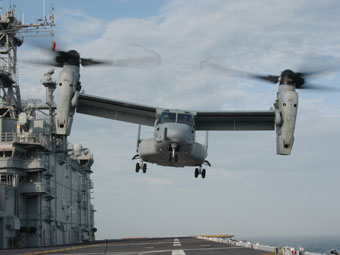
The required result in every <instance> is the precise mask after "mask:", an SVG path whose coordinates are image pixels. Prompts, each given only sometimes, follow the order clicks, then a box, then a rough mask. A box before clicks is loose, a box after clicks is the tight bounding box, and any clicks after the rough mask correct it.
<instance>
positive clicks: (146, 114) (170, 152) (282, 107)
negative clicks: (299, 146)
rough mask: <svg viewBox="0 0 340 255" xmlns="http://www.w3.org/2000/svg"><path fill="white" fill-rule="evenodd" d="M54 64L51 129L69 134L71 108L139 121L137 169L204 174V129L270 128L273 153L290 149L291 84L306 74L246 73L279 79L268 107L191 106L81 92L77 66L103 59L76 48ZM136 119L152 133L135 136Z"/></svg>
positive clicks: (293, 119) (59, 55) (287, 152)
mask: <svg viewBox="0 0 340 255" xmlns="http://www.w3.org/2000/svg"><path fill="white" fill-rule="evenodd" d="M54 63H55V64H54V65H55V66H59V67H62V68H63V70H62V71H61V72H60V75H59V80H58V86H57V87H58V102H57V114H56V116H55V125H56V134H57V135H61V136H63V135H64V136H65V135H69V134H70V131H71V126H72V118H73V115H74V113H75V110H76V111H77V112H78V113H82V114H87V115H92V116H97V117H102V118H108V119H113V120H119V121H125V122H130V123H135V124H138V125H139V128H138V137H137V154H136V155H135V156H133V159H139V160H140V162H138V163H136V169H135V171H136V172H139V171H140V170H142V171H143V172H144V173H145V172H146V170H147V163H154V164H157V165H162V166H171V167H185V166H192V167H195V172H194V175H195V177H196V178H197V177H198V176H199V175H201V176H202V178H205V176H206V170H205V168H203V166H204V165H207V166H211V164H210V163H209V161H207V160H206V157H207V155H208V153H207V152H208V131H217V130H219V131H221V130H225V131H227V130H230V131H246V130H256V131H257V130H274V129H275V127H276V134H277V142H276V143H277V154H279V155H290V154H291V150H292V147H293V143H294V129H295V123H296V116H297V108H298V94H297V93H296V91H295V89H298V88H303V85H304V84H305V80H304V78H305V76H308V75H309V73H297V72H293V71H292V70H285V71H283V72H282V73H281V75H278V76H273V75H268V76H260V75H248V77H247V78H256V79H261V80H264V81H268V82H271V83H279V89H278V93H277V100H276V101H275V104H274V109H270V110H268V111H242V112H241V111H216V112H200V111H198V112H194V111H185V110H178V109H167V108H160V107H150V106H145V105H140V104H135V103H130V102H124V101H119V100H113V99H107V98H101V97H97V96H92V95H86V94H81V93H80V82H79V77H80V75H79V67H80V65H83V66H89V65H97V64H103V62H100V61H95V60H92V59H83V58H80V55H79V53H78V52H76V51H74V50H72V51H68V52H61V51H59V52H57V56H56V58H55V61H54ZM141 125H145V126H151V127H154V133H155V134H154V137H152V138H148V139H141V138H140V130H141ZM196 131H206V139H205V144H200V143H198V142H196V141H195V137H196Z"/></svg>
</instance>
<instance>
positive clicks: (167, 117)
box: [157, 112, 176, 125]
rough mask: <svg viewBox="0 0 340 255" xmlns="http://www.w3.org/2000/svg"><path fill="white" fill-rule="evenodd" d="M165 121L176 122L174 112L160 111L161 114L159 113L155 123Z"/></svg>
mask: <svg viewBox="0 0 340 255" xmlns="http://www.w3.org/2000/svg"><path fill="white" fill-rule="evenodd" d="M167 122H176V113H174V112H162V113H161V115H159V118H158V122H157V125H158V124H162V123H167Z"/></svg>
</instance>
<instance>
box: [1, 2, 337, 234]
mask: <svg viewBox="0 0 340 255" xmlns="http://www.w3.org/2000/svg"><path fill="white" fill-rule="evenodd" d="M3 2H5V1H3ZM33 2H34V3H32V1H30V4H28V3H27V2H26V1H22V3H21V10H22V12H23V13H25V22H31V21H34V18H35V17H37V18H38V17H40V16H41V15H42V1H33ZM51 2H53V4H54V7H55V22H56V27H55V33H56V35H57V37H56V38H57V39H56V40H57V47H58V45H62V46H63V47H64V49H77V50H78V51H79V52H80V53H81V55H82V56H83V57H92V58H99V59H115V58H124V57H139V56H144V55H145V53H146V52H145V51H144V50H143V49H142V47H145V48H148V49H151V50H153V51H155V52H157V53H158V54H160V55H161V56H162V63H161V65H160V66H159V67H157V68H150V69H132V68H113V67H105V68H104V67H94V68H82V69H81V81H82V87H83V89H84V90H85V92H86V93H88V94H91V95H97V96H102V97H107V98H113V99H118V100H124V101H130V102H135V103H139V104H146V105H151V106H159V107H172V108H183V109H188V110H206V111H207V110H267V109H269V108H270V107H271V106H272V105H273V102H274V100H275V98H276V92H277V89H278V88H277V86H276V85H271V84H267V83H262V82H257V81H250V80H244V79H236V78H231V77H227V76H222V75H218V74H215V73H209V72H206V71H202V70H201V69H200V61H202V60H204V59H207V58H212V57H214V58H215V59H218V61H219V62H221V63H223V64H225V65H226V66H229V67H231V68H234V69H239V70H245V71H249V72H254V73H261V74H273V75H278V74H279V73H280V72H281V71H283V70H284V69H286V68H292V69H294V70H296V71H303V70H304V68H305V69H307V70H310V69H313V68H316V69H317V68H323V67H324V66H325V65H326V66H327V65H329V64H330V63H332V64H333V63H337V62H338V63H339V61H338V60H339V58H340V30H339V27H340V16H339V11H340V2H339V1H336V0H334V1H331V0H324V1H318V0H314V1H311V0H300V1H295V0H291V1H290V0H289V1H279V0H262V1H256V0H255V1H254V0H249V1H248V0H244V1H236V0H235V1H232V0H230V1H222V0H220V1H217V0H209V1H206V0H205V1H204V0H185V1H175V0H174V1H158V0H157V1H156V0H154V1H151V0H138V1H137V0H135V1H133V0H115V1H114V0H111V1H97V2H95V1H80V0H78V1H66V0H58V1H48V0H47V1H46V5H47V6H49V4H50V3H51ZM70 2H71V3H70ZM4 5H5V3H4ZM19 5H20V1H17V9H18V6H19ZM17 12H18V11H17ZM39 15H40V16H39ZM135 45H139V46H140V47H136V46H135ZM19 57H21V58H32V57H35V58H40V57H41V58H43V57H44V56H42V55H41V52H40V53H39V52H38V51H36V50H32V49H30V48H29V47H27V46H26V45H25V46H23V47H22V49H21V51H20V55H19ZM20 68H21V69H20V81H21V85H22V95H23V97H24V98H32V97H33V98H44V97H45V92H44V90H43V89H42V86H41V85H40V84H39V82H40V79H41V78H42V77H41V75H42V74H43V73H44V72H46V71H47V69H48V68H45V67H40V66H27V64H26V65H25V64H21V65H20ZM56 71H57V70H56ZM55 78H57V76H55ZM339 78H340V74H339V73H336V72H335V73H332V74H328V75H326V76H323V77H318V78H317V79H316V80H314V81H313V82H315V83H320V84H324V85H328V86H335V87H339V86H340V84H339ZM298 93H299V100H300V101H299V109H298V120H297V126H296V130H295V144H294V148H293V153H292V155H291V156H278V155H276V134H275V132H274V131H270V132H269V131H268V132H267V131H265V132H263V131H262V132H211V133H210V140H209V152H208V153H209V155H208V158H207V159H208V160H209V161H210V162H211V163H212V167H211V168H208V169H207V177H206V179H201V178H198V179H195V178H194V169H193V168H170V167H161V166H156V165H151V164H149V169H148V172H147V174H141V173H139V174H136V173H135V172H134V168H135V163H136V162H134V161H132V160H131V158H132V156H133V155H134V154H135V149H136V138H137V128H138V127H137V125H134V124H129V123H123V122H118V121H112V120H105V119H100V118H95V117H91V116H85V115H80V114H78V115H77V116H76V118H75V120H74V124H73V130H72V135H71V137H70V139H69V140H70V141H71V142H72V143H81V144H83V146H85V147H88V148H89V149H90V150H91V151H92V152H93V153H94V156H95V163H94V165H93V171H94V173H93V174H92V179H93V181H94V184H95V188H94V193H93V197H94V200H93V203H94V205H95V208H96V210H97V212H96V213H95V221H96V224H95V225H96V227H97V228H98V232H97V238H98V239H102V238H120V237H134V236H148V237H151V236H168V235H191V234H222V233H227V234H235V235H236V236H237V237H239V238H241V237H252V236H253V237H255V236H270V235H271V236H284V235H286V236H293V235H299V236H310V235H313V236H328V235H329V236H340V220H339V215H340V203H339V193H340V169H339V168H340V167H339V165H340V157H339V155H340V103H339V97H340V93H334V92H332V93H321V92H314V93H312V92H307V91H299V92H298ZM152 135H153V129H152V128H150V127H144V128H142V137H144V138H147V137H151V136H152ZM197 136H198V141H201V142H203V141H204V133H197Z"/></svg>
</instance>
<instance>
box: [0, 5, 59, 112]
mask: <svg viewBox="0 0 340 255" xmlns="http://www.w3.org/2000/svg"><path fill="white" fill-rule="evenodd" d="M14 8H15V6H13V5H12V3H11V4H10V8H9V9H8V10H6V12H5V13H2V8H1V9H0V12H1V15H0V117H9V118H17V117H18V114H19V113H20V111H21V110H22V109H21V97H20V88H19V73H18V68H17V48H18V47H20V46H21V45H22V43H23V40H24V37H38V36H53V26H55V24H54V15H53V10H54V8H53V6H52V5H51V6H50V15H49V20H47V18H46V17H43V18H41V19H38V20H37V21H36V22H35V23H30V24H24V22H23V21H21V18H20V20H17V19H16V17H15V13H14Z"/></svg>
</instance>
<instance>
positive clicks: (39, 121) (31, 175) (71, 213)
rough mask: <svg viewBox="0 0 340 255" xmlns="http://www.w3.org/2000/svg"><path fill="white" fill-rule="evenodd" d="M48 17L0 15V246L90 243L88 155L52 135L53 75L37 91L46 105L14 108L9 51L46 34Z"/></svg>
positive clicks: (17, 98) (17, 100) (17, 103)
mask: <svg viewBox="0 0 340 255" xmlns="http://www.w3.org/2000/svg"><path fill="white" fill-rule="evenodd" d="M53 26H54V16H53V7H51V8H50V16H49V19H48V20H47V19H46V18H45V17H44V18H43V19H40V20H38V22H37V23H36V24H23V23H22V22H21V21H19V20H17V19H16V17H15V15H14V10H13V8H10V9H9V10H7V11H5V13H3V14H1V16H0V135H1V136H0V248H2V249H5V248H14V247H32V246H49V245H59V244H70V243H82V242H86V241H88V242H91V241H93V240H94V233H95V232H96V229H95V228H94V208H93V205H92V204H91V190H92V189H93V183H92V181H91V179H90V174H91V173H92V171H91V166H92V164H93V155H92V153H91V152H90V151H89V149H87V148H83V146H82V145H80V144H69V143H68V141H67V136H65V135H57V134H56V132H55V123H54V116H55V111H56V106H55V104H54V100H53V92H54V90H55V89H56V82H55V81H54V80H53V78H52V75H53V72H54V71H53V70H51V71H49V72H47V73H46V75H45V78H44V80H43V82H42V83H43V86H45V87H46V90H47V92H48V93H47V94H48V98H47V102H46V104H40V105H39V104H37V102H36V101H34V100H27V101H26V102H25V103H22V100H21V95H20V88H19V80H18V70H17V48H18V47H19V46H20V45H21V44H22V43H23V38H24V37H27V36H40V35H52V34H53V31H52V28H53Z"/></svg>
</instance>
